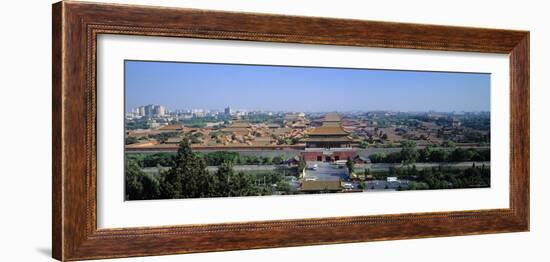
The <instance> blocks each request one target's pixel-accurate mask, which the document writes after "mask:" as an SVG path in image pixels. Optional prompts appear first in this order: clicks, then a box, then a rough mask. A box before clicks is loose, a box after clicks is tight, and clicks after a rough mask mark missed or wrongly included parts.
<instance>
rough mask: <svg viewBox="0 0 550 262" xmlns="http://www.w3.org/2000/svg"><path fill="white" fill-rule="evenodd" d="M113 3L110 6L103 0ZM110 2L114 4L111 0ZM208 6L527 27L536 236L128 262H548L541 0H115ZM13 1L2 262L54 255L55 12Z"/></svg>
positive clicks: (8, 22) (2, 148)
mask: <svg viewBox="0 0 550 262" xmlns="http://www.w3.org/2000/svg"><path fill="white" fill-rule="evenodd" d="M105 1H107V0H105ZM109 2H112V1H109ZM118 2H131V3H155V4H157V5H162V4H164V5H172V6H184V7H196V8H208V9H221V10H235V11H252V12H267V13H282V14H296V15H314V16H328V17H345V18H357V19H372V20H387V21H402V22H418V23H435V24H449V25H462V26H476V27H497V28H510V29H527V30H530V31H531V54H532V55H531V75H532V77H531V112H532V113H531V122H532V123H531V130H532V131H531V141H532V143H531V181H532V183H531V199H532V205H531V210H532V211H531V232H529V233H514V234H496V235H482V236H467V237H448V238H431V239H420V240H400V241H384V242H374V243H357V244H342V245H329V246H313V247H299V248H278V249H263V250H252V251H234V252H217V253H207V254H192V255H179V256H163V257H152V258H134V259H125V261H181V260H185V261H233V260H238V261H296V260H302V261H309V260H315V261H337V260H366V259H368V260H371V261H373V260H375V261H395V260H405V259H406V260H409V261H441V260H445V261H461V262H462V261H468V260H472V261H478V260H486V261H496V260H498V261H547V260H548V253H547V246H548V243H549V242H550V228H549V224H550V222H549V221H550V212H549V211H548V206H549V204H548V202H547V201H548V200H549V199H550V193H549V192H550V190H548V186H549V185H550V179H549V176H548V171H547V167H546V166H545V165H543V163H545V162H547V160H546V158H547V155H548V154H547V148H548V146H550V143H549V142H550V141H549V138H548V129H547V128H548V126H549V124H548V116H547V113H546V112H548V111H550V106H548V104H549V103H548V101H547V99H549V98H550V94H549V88H548V87H549V86H550V81H549V80H548V78H547V75H548V73H547V71H548V68H550V63H549V62H548V61H549V58H550V55H549V50H548V47H549V46H550V41H549V40H550V29H549V28H548V27H546V26H545V24H546V23H547V22H548V17H547V10H548V7H546V6H544V2H545V1H528V0H526V1H521V2H518V1H509V2H507V1H479V0H477V1H468V0H462V1H449V2H447V1H421V0H416V1H407V0H402V1H390V0H388V1H373V2H367V1H346V0H338V1H323V2H321V1H318V0H317V1H314V0H312V1H297V0H294V1H292V0H287V1H282V0H278V1H275V0H273V1H244V0H243V1H175V0H171V1H136V0H134V1H118ZM50 3H51V2H49V1H43V0H42V1H10V2H6V3H4V4H3V6H2V9H1V11H0V12H1V14H0V19H1V20H0V26H1V28H0V29H1V32H2V41H1V42H0V43H1V44H0V45H1V48H0V58H1V60H0V63H1V64H0V65H1V69H2V71H1V72H2V74H1V75H0V90H1V91H0V92H1V94H0V112H2V122H1V123H2V124H1V125H2V126H1V128H0V137H1V138H2V143H1V144H0V152H1V156H0V159H1V162H0V163H1V164H2V169H0V170H1V172H0V174H1V175H2V178H3V179H2V183H1V187H0V201H1V202H0V204H1V210H2V211H1V212H2V214H1V215H0V241H1V243H0V244H1V246H2V251H1V252H0V258H1V259H0V260H2V261H48V260H50V259H49V257H50V255H51V250H50V246H51V240H50V239H51V233H50V232H51V211H50V210H51V189H50V188H51V131H50V130H51V113H50V111H51V99H50V98H51V7H50Z"/></svg>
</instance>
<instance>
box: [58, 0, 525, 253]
mask: <svg viewBox="0 0 550 262" xmlns="http://www.w3.org/2000/svg"><path fill="white" fill-rule="evenodd" d="M52 51H53V96H52V99H53V139H52V140H53V141H52V143H53V257H54V258H56V259H58V260H63V261H65V260H81V259H99V258H116V257H128V256H148V255H162V254H180V253H191V252H207V251H223V250H237V249H253V248H268V247H282V246H301V245H318V244H330V243H348V242H360V241H377V240H390V239H409V238H423V237H440V236H454V235H470V234H486V233H501V232H520V231H528V230H529V32H527V31H511V30H501V29H484V28H465V27H452V26H437V25H420V24H404V23H390V22H375V21H359V20H343V19H328V18H316V17H294V16H281V15H265V14H262V15H260V14H251V13H233V12H220V11H206V10H194V9H179V8H161V7H150V6H129V5H111V4H98V3H82V2H71V1H68V2H67V1H63V2H59V3H56V4H54V5H53V50H52Z"/></svg>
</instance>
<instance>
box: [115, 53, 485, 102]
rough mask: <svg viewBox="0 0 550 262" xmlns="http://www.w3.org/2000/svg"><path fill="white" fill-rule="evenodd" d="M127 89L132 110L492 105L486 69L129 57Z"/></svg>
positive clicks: (127, 99) (126, 94)
mask: <svg viewBox="0 0 550 262" xmlns="http://www.w3.org/2000/svg"><path fill="white" fill-rule="evenodd" d="M125 89H126V90H125V100H126V108H125V110H126V112H129V111H131V110H132V109H134V108H137V107H139V106H144V105H149V104H157V105H164V106H166V107H167V108H168V109H169V110H171V111H173V110H190V109H203V110H211V111H223V109H224V108H226V107H228V106H229V107H231V108H232V109H234V110H245V111H265V112H269V111H271V112H330V111H338V112H353V111H365V112H366V111H396V112H428V111H435V112H489V111H490V74H485V73H450V72H425V71H397V70H373V69H349V68H320V67H290V66H269V65H235V64H207V63H181V62H150V61H125ZM426 99H429V100H428V101H426Z"/></svg>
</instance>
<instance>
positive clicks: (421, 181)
mask: <svg viewBox="0 0 550 262" xmlns="http://www.w3.org/2000/svg"><path fill="white" fill-rule="evenodd" d="M405 173H406V174H405V175H404V177H407V178H408V179H410V180H411V181H412V182H411V183H410V184H409V188H407V189H409V190H421V189H451V188H478V187H489V186H491V170H490V168H489V167H486V166H484V165H483V166H481V167H476V166H475V165H473V166H472V167H470V168H467V169H465V170H459V169H449V170H445V169H441V168H432V169H423V170H420V171H418V170H416V168H414V167H413V168H409V169H407V171H405Z"/></svg>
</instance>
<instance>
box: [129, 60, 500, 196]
mask: <svg viewBox="0 0 550 262" xmlns="http://www.w3.org/2000/svg"><path fill="white" fill-rule="evenodd" d="M124 73H125V75H124V81H125V83H124V90H125V105H124V107H125V108H124V119H125V130H124V134H125V137H124V139H125V141H124V144H125V145H124V154H125V171H124V172H125V190H124V191H125V199H126V200H152V199H186V198H214V197H247V196H272V195H300V194H325V193H369V192H398V191H411V190H452V189H472V190H475V189H478V188H488V187H490V186H491V165H490V161H491V159H490V158H491V151H490V145H491V144H490V141H491V114H490V106H491V105H490V91H491V82H490V78H491V76H490V74H486V73H458V72H431V71H402V70H380V69H357V68H329V67H298V66H272V65H244V64H216V63H190V62H163V61H138V60H126V61H125V64H124Z"/></svg>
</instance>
